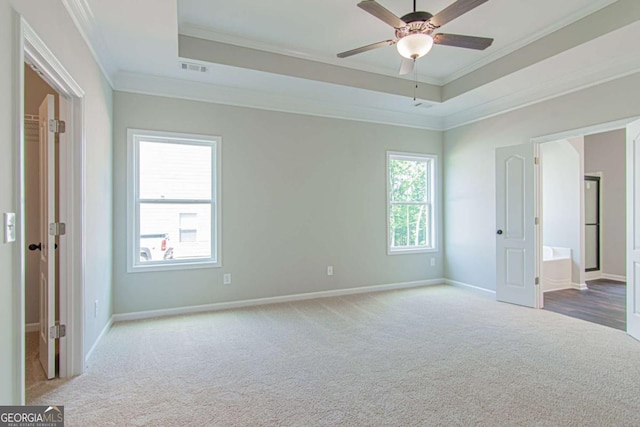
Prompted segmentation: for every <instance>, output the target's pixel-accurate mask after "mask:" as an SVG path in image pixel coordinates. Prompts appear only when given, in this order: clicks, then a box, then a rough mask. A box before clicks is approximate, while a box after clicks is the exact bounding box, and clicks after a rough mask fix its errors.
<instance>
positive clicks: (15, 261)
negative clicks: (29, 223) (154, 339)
mask: <svg viewBox="0 0 640 427" xmlns="http://www.w3.org/2000/svg"><path fill="white" fill-rule="evenodd" d="M14 10H15V11H17V12H18V13H20V14H21V15H22V16H23V17H24V19H25V20H26V21H27V22H28V23H29V25H30V26H31V27H32V28H33V29H34V31H35V32H36V33H37V34H38V36H39V37H40V38H41V39H42V40H43V41H44V43H45V44H46V45H47V47H48V48H49V49H50V50H51V51H52V52H53V54H54V55H55V56H56V57H57V58H58V60H59V61H60V62H61V63H62V65H63V66H64V67H65V69H66V70H67V71H68V72H69V73H70V74H71V76H72V77H73V78H74V80H75V81H76V82H77V83H78V85H79V86H80V87H81V88H82V89H83V90H84V92H85V96H84V113H85V129H86V132H85V138H86V141H87V144H86V147H87V148H86V153H85V159H86V174H85V187H86V198H85V199H84V206H85V210H86V223H85V233H86V241H87V247H86V263H85V287H84V307H85V313H84V319H83V320H84V345H85V353H86V352H87V351H88V349H89V348H91V346H92V345H93V343H94V342H95V341H96V339H97V337H98V336H99V334H100V332H101V331H102V329H103V328H104V326H105V325H106V324H107V322H108V320H109V318H110V317H111V313H112V309H111V307H112V302H111V294H112V287H111V258H112V246H111V236H112V228H111V223H112V206H111V183H112V164H111V153H112V145H111V143H112V120H111V117H112V96H113V91H112V89H111V87H110V85H109V83H108V81H107V80H106V79H105V78H104V76H103V74H102V72H101V71H100V68H99V67H98V65H97V63H96V62H95V60H94V58H93V56H92V55H91V52H90V51H89V49H88V47H87V45H86V43H85V42H84V39H83V38H82V36H81V35H80V33H79V32H78V31H77V30H76V27H75V25H74V23H73V21H72V20H71V18H70V17H69V14H68V13H67V11H66V9H65V8H64V6H63V4H62V2H59V1H42V0H0V56H2V58H3V59H4V60H3V61H0V93H2V94H3V95H4V96H2V97H0V149H2V152H3V155H2V156H0V213H1V212H18V211H19V194H18V193H17V188H18V182H19V181H18V178H17V173H18V167H17V166H18V163H17V161H16V159H17V158H18V154H17V153H18V150H19V147H20V144H19V135H18V133H17V129H18V127H17V123H19V122H20V121H21V120H22V114H23V112H22V111H17V109H16V105H17V101H16V100H17V99H18V97H19V96H20V90H21V88H20V87H19V85H17V84H16V82H17V80H18V77H19V76H18V75H16V73H17V70H19V69H20V65H21V64H20V63H16V60H15V58H16V54H15V52H16V49H17V47H18V41H17V38H16V32H15V29H16V28H17V20H16V19H15V15H14ZM18 225H19V226H20V227H23V226H24V224H22V223H21V222H19V223H18ZM21 243H25V242H20V239H19V241H18V242H16V243H12V244H2V243H0V285H1V286H0V342H2V343H3V345H2V346H0V404H15V403H19V402H20V399H21V396H20V393H19V390H20V381H21V377H20V375H21V374H20V372H17V371H16V369H15V366H16V364H17V360H18V359H17V358H18V357H19V355H20V345H21V337H20V334H19V333H18V331H19V330H20V327H21V323H23V322H24V321H25V319H24V317H22V316H20V312H21V310H20V307H19V306H18V305H16V303H15V302H16V301H18V300H19V298H20V296H19V295H16V293H17V292H18V291H17V286H16V284H17V283H19V281H20V277H21V271H20V270H19V268H17V266H18V265H19V258H18V257H19V256H21V255H20V253H19V250H18V249H17V248H19V245H20V244H21ZM96 299H99V300H100V307H101V308H102V310H101V311H100V312H99V313H98V316H95V317H94V315H93V301H94V300H96Z"/></svg>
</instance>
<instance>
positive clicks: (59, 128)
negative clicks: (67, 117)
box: [49, 119, 67, 133]
mask: <svg viewBox="0 0 640 427" xmlns="http://www.w3.org/2000/svg"><path fill="white" fill-rule="evenodd" d="M66 130H67V125H66V123H65V122H64V121H62V120H56V119H51V120H49V132H54V133H64V132H65V131H66Z"/></svg>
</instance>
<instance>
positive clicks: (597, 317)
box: [540, 129, 626, 330]
mask: <svg viewBox="0 0 640 427" xmlns="http://www.w3.org/2000/svg"><path fill="white" fill-rule="evenodd" d="M625 151H626V130H625V129H617V130H612V131H607V132H601V133H595V134H589V135H584V136H579V137H575V138H567V139H561V140H556V141H550V142H546V143H543V144H541V147H540V154H541V165H542V167H541V177H542V186H541V187H542V209H541V212H542V218H541V223H542V233H541V234H542V245H543V251H542V262H541V266H540V271H541V285H542V291H543V292H542V295H543V297H542V298H543V301H542V302H541V306H543V307H544V308H545V309H547V310H551V311H554V312H558V313H561V314H565V315H568V316H571V317H576V318H579V319H583V320H587V321H590V322H593V323H598V324H602V325H605V326H609V327H613V328H616V329H620V330H626V277H625V276H626V274H625V271H626V270H625V269H626V265H625V264H626V263H625V261H626V247H625V239H626V237H625V213H626V175H625V164H626V152H625Z"/></svg>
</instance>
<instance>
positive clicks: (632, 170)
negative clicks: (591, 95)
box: [627, 120, 640, 340]
mask: <svg viewBox="0 0 640 427" xmlns="http://www.w3.org/2000/svg"><path fill="white" fill-rule="evenodd" d="M627 332H628V333H629V335H631V336H632V337H634V338H636V339H638V340H640V120H639V121H636V122H633V123H631V124H629V125H628V126H627Z"/></svg>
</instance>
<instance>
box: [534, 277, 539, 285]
mask: <svg viewBox="0 0 640 427" xmlns="http://www.w3.org/2000/svg"><path fill="white" fill-rule="evenodd" d="M534 283H535V284H536V285H539V284H540V278H539V277H536V280H535V281H534Z"/></svg>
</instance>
